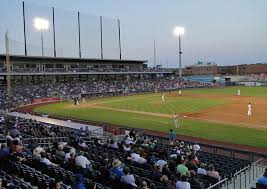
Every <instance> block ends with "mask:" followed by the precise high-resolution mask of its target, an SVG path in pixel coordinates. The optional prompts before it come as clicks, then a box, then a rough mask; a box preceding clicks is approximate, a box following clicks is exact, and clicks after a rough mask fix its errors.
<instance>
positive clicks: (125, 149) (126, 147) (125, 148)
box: [123, 144, 131, 152]
mask: <svg viewBox="0 0 267 189" xmlns="http://www.w3.org/2000/svg"><path fill="white" fill-rule="evenodd" d="M123 150H124V151H126V152H129V151H131V147H130V145H129V144H125V145H123Z"/></svg>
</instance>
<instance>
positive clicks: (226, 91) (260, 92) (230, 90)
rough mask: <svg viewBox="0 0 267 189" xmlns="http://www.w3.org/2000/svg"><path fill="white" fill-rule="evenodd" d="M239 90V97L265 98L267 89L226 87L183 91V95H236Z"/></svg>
mask: <svg viewBox="0 0 267 189" xmlns="http://www.w3.org/2000/svg"><path fill="white" fill-rule="evenodd" d="M238 89H240V91H241V96H255V97H267V87H242V86H241V87H226V88H218V89H196V90H195V89H193V90H185V91H184V93H185V94H215V95H216V94H221V95H237V90H238Z"/></svg>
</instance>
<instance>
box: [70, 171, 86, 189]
mask: <svg viewBox="0 0 267 189" xmlns="http://www.w3.org/2000/svg"><path fill="white" fill-rule="evenodd" d="M73 189H85V186H84V185H83V175H82V174H78V175H76V183H75V185H74V187H73Z"/></svg>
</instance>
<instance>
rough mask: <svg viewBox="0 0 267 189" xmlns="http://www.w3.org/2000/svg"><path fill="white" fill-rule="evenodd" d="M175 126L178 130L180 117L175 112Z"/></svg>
mask: <svg viewBox="0 0 267 189" xmlns="http://www.w3.org/2000/svg"><path fill="white" fill-rule="evenodd" d="M173 118H174V126H175V128H176V129H179V117H178V114H177V113H176V112H175V113H174V117H173Z"/></svg>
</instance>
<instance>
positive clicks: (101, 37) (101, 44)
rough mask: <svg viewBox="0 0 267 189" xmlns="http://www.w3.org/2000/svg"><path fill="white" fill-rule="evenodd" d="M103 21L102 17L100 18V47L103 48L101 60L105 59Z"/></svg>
mask: <svg viewBox="0 0 267 189" xmlns="http://www.w3.org/2000/svg"><path fill="white" fill-rule="evenodd" d="M102 24H103V21H102V16H100V47H101V59H103V25H102Z"/></svg>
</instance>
